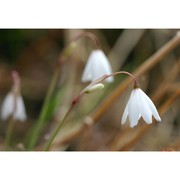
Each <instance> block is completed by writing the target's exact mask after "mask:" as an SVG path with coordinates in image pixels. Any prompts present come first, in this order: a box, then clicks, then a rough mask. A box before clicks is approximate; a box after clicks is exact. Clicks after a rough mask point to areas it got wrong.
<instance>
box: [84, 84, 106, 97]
mask: <svg viewBox="0 0 180 180" xmlns="http://www.w3.org/2000/svg"><path fill="white" fill-rule="evenodd" d="M103 88H104V85H103V84H102V83H98V84H95V85H92V86H87V87H86V88H85V89H84V90H83V92H84V93H86V94H90V93H94V92H97V91H99V90H101V89H103Z"/></svg>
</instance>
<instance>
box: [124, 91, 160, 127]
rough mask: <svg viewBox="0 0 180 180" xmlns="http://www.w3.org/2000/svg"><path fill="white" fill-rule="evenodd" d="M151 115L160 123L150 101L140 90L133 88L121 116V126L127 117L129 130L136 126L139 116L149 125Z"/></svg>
mask: <svg viewBox="0 0 180 180" xmlns="http://www.w3.org/2000/svg"><path fill="white" fill-rule="evenodd" d="M152 115H153V116H154V118H155V119H156V120H157V121H161V118H160V117H159V114H158V112H157V110H156V107H155V106H154V104H153V102H152V101H151V99H150V98H149V97H148V96H147V95H146V94H145V93H144V92H143V91H142V90H141V89H140V88H135V89H133V90H132V92H131V96H130V98H129V101H128V103H127V105H126V108H125V111H124V113H123V116H122V121H121V124H124V123H125V122H126V119H127V116H129V121H130V127H131V128H133V127H134V126H136V125H137V124H138V120H139V119H140V117H141V116H142V117H143V119H144V120H145V122H146V123H147V124H151V123H152Z"/></svg>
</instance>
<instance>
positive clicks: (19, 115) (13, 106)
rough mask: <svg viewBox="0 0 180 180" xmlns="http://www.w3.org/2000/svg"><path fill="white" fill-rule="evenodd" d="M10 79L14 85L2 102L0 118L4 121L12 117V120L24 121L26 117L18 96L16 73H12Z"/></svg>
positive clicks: (18, 85)
mask: <svg viewBox="0 0 180 180" xmlns="http://www.w3.org/2000/svg"><path fill="white" fill-rule="evenodd" d="M12 77H13V82H14V84H13V87H12V90H11V91H10V92H9V93H8V94H7V95H6V97H5V99H4V101H3V104H2V109H1V118H2V120H6V119H8V118H9V117H12V118H13V119H14V120H19V121H25V120H26V119H27V116H26V110H25V105H24V102H23V98H22V96H21V94H20V78H19V75H18V73H17V72H16V71H13V73H12Z"/></svg>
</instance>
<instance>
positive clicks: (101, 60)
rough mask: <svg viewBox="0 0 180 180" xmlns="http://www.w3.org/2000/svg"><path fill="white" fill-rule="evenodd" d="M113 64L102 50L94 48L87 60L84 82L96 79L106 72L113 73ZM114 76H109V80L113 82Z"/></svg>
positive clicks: (83, 76)
mask: <svg viewBox="0 0 180 180" xmlns="http://www.w3.org/2000/svg"><path fill="white" fill-rule="evenodd" d="M111 73H112V69H111V65H110V63H109V61H108V59H107V57H106V56H105V54H104V53H103V51H102V50H100V49H98V50H93V51H92V52H91V54H90V56H89V58H88V60H87V64H86V66H85V69H84V72H83V75H82V79H81V80H82V82H87V81H94V80H96V79H98V78H99V77H101V76H103V75H105V74H111ZM113 80H114V78H113V77H109V78H107V79H106V81H107V82H113Z"/></svg>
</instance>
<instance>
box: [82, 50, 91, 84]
mask: <svg viewBox="0 0 180 180" xmlns="http://www.w3.org/2000/svg"><path fill="white" fill-rule="evenodd" d="M93 62H94V61H93V53H91V54H90V56H89V58H88V60H87V63H86V66H85V68H84V71H83V75H82V78H81V81H82V82H87V81H91V80H92V78H93V77H92V75H93V72H92V69H93V66H94V65H93Z"/></svg>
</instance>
